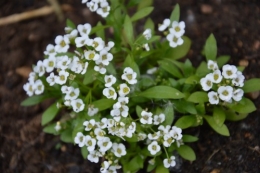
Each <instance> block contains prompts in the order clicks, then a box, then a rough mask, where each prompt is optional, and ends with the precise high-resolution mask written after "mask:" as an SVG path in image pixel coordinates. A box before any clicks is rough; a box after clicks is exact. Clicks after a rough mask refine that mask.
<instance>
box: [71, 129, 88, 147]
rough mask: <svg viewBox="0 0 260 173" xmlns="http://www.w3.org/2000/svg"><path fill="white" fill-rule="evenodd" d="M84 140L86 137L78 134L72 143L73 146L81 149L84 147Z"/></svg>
mask: <svg viewBox="0 0 260 173" xmlns="http://www.w3.org/2000/svg"><path fill="white" fill-rule="evenodd" d="M85 139H86V137H85V136H84V135H83V133H81V132H78V133H77V135H76V136H75V138H74V142H75V144H78V145H79V147H83V146H84V145H85Z"/></svg>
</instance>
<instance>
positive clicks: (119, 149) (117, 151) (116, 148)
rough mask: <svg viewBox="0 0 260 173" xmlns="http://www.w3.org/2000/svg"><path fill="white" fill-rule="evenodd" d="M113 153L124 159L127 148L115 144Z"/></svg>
mask: <svg viewBox="0 0 260 173" xmlns="http://www.w3.org/2000/svg"><path fill="white" fill-rule="evenodd" d="M112 152H113V153H114V154H115V156H116V157H122V156H124V155H126V148H125V146H124V144H118V143H113V145H112Z"/></svg>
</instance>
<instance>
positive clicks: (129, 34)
mask: <svg viewBox="0 0 260 173" xmlns="http://www.w3.org/2000/svg"><path fill="white" fill-rule="evenodd" d="M124 35H125V38H126V40H127V43H128V44H129V45H130V46H131V45H132V44H133V42H134V30H133V24H132V22H131V19H130V17H129V16H128V15H126V16H125V21H124Z"/></svg>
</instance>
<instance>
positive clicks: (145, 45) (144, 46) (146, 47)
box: [143, 43, 150, 51]
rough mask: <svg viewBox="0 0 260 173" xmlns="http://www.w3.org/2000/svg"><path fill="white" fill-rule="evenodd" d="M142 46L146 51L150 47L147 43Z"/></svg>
mask: <svg viewBox="0 0 260 173" xmlns="http://www.w3.org/2000/svg"><path fill="white" fill-rule="evenodd" d="M143 48H144V49H145V50H146V51H149V50H150V47H149V44H148V43H146V44H144V45H143Z"/></svg>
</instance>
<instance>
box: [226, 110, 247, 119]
mask: <svg viewBox="0 0 260 173" xmlns="http://www.w3.org/2000/svg"><path fill="white" fill-rule="evenodd" d="M224 111H225V114H226V119H227V120H229V121H240V120H242V119H245V118H246V117H247V116H248V114H238V113H236V112H234V111H233V110H224Z"/></svg>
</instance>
